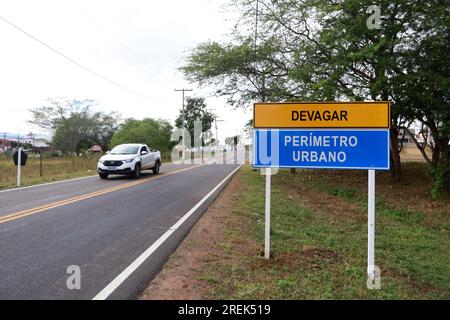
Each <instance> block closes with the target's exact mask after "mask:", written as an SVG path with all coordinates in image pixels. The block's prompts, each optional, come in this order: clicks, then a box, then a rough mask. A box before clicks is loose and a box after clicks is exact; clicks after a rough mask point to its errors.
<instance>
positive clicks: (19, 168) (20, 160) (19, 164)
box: [17, 148, 22, 187]
mask: <svg viewBox="0 0 450 320" xmlns="http://www.w3.org/2000/svg"><path fill="white" fill-rule="evenodd" d="M21 164H22V148H19V152H18V154H17V186H18V187H20V175H21V173H22V166H21Z"/></svg>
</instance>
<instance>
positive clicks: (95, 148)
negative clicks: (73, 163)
mask: <svg viewBox="0 0 450 320" xmlns="http://www.w3.org/2000/svg"><path fill="white" fill-rule="evenodd" d="M89 151H92V152H102V151H103V148H102V146H101V145H99V144H94V145H93V146H92V147H91V148H90V149H89Z"/></svg>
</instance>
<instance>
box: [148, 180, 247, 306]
mask: <svg viewBox="0 0 450 320" xmlns="http://www.w3.org/2000/svg"><path fill="white" fill-rule="evenodd" d="M240 174H241V173H240V172H237V173H236V175H235V176H234V177H233V178H232V179H231V181H230V182H229V183H228V185H227V187H226V188H225V189H224V190H223V192H222V193H221V194H220V195H219V196H218V198H217V199H216V200H215V201H214V203H213V204H212V205H211V206H210V207H209V208H208V210H207V211H206V212H205V213H204V215H203V216H202V218H200V220H199V221H198V222H197V223H196V225H195V226H194V227H193V228H192V230H191V231H190V233H189V234H188V236H187V237H186V238H185V239H184V240H183V242H182V243H181V244H180V246H179V247H178V249H177V250H176V251H175V252H174V253H173V254H172V256H171V257H170V259H169V260H168V262H167V263H166V264H165V265H164V267H163V269H162V270H161V271H160V272H159V274H158V275H157V276H156V277H155V278H154V279H153V281H152V282H151V283H150V284H149V286H148V288H147V289H146V290H145V292H144V293H143V294H142V296H141V297H140V299H144V300H192V299H193V300H199V299H208V298H211V297H210V296H209V294H208V293H209V292H211V289H212V286H211V284H210V283H209V281H208V279H206V278H205V277H204V276H205V272H206V271H207V269H208V265H209V264H210V263H213V262H214V261H216V262H217V261H222V260H223V259H224V258H225V259H226V257H224V254H223V250H222V249H221V244H222V243H223V241H224V233H225V232H226V230H224V227H225V226H227V227H232V226H233V227H236V226H237V224H242V221H241V220H240V219H237V218H236V217H233V215H230V211H231V210H232V209H233V205H234V204H235V201H236V199H237V198H238V197H239V194H240V193H241V191H242V189H243V185H242V183H241V182H240V178H239V176H240Z"/></svg>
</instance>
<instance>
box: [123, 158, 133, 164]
mask: <svg viewBox="0 0 450 320" xmlns="http://www.w3.org/2000/svg"><path fill="white" fill-rule="evenodd" d="M133 160H134V159H127V160H123V162H125V163H131V162H133Z"/></svg>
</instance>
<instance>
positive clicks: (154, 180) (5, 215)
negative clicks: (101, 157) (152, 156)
mask: <svg viewBox="0 0 450 320" xmlns="http://www.w3.org/2000/svg"><path fill="white" fill-rule="evenodd" d="M236 168H237V166H236V165H200V166H192V165H190V166H187V165H183V166H182V165H174V164H167V165H164V166H163V167H161V173H160V174H159V175H156V176H155V175H153V174H152V173H151V172H150V171H149V172H146V171H145V172H143V176H142V177H141V178H140V179H137V180H134V179H131V178H128V177H126V176H116V177H113V176H111V178H109V179H108V180H101V179H99V178H98V177H89V178H85V179H79V180H71V181H65V182H62V183H55V184H48V185H42V186H37V187H32V188H25V189H18V190H11V191H6V192H0V299H92V298H94V297H96V298H99V297H100V298H108V299H133V298H135V297H136V296H137V295H138V294H139V293H140V292H142V290H143V289H145V287H146V285H147V284H148V283H149V281H150V280H151V279H152V278H153V277H154V275H155V274H156V273H157V272H158V271H159V269H160V268H161V266H162V265H163V264H164V262H165V261H166V260H167V258H168V257H169V255H170V254H171V253H172V252H173V251H174V249H175V248H176V247H177V246H178V244H179V243H180V242H181V240H182V239H183V238H184V237H185V236H186V234H187V233H188V232H189V230H190V228H191V227H192V226H193V224H194V223H195V222H196V221H197V220H198V218H199V217H200V216H201V214H202V213H203V212H204V211H205V210H206V208H207V207H208V206H209V204H210V203H211V202H212V201H213V200H214V198H215V197H216V196H217V194H218V193H219V192H220V191H221V189H222V188H223V187H224V186H225V184H226V183H225V182H224V183H223V184H221V185H220V187H219V188H217V190H213V189H214V188H215V187H216V186H218V185H219V184H220V183H221V182H222V181H224V179H225V178H226V177H229V176H230V174H231V173H232V172H233V171H234V170H235V169H236ZM211 191H213V192H211ZM208 194H211V195H210V196H209V197H208V198H205V196H206V195H208ZM201 200H203V201H202V202H201V203H200V204H199V201H201ZM196 205H197V206H196ZM191 209H192V210H191ZM189 212H190V213H189ZM186 213H189V215H187V216H185V214H186ZM183 216H184V219H183V220H182V221H180V218H182V217H183ZM177 222H178V224H177ZM174 225H176V228H172V227H173V226H174ZM161 237H162V238H164V237H165V238H164V239H162V240H163V241H162V240H161V239H160V238H161ZM149 248H150V249H151V251H150V252H151V254H149V255H147V256H145V257H144V258H142V256H141V255H142V254H143V253H144V252H146V250H147V253H148V252H149V251H148V249H149ZM140 256H141V257H140ZM139 257H140V258H139ZM138 258H139V259H140V261H139V263H138V264H137V262H136V261H137V260H136V259H138ZM139 259H138V260H139ZM130 265H131V266H134V268H132V269H131V271H130ZM69 266H77V267H79V270H80V274H81V280H80V285H81V288H80V289H69V288H68V286H67V282H68V279H69V278H70V279H72V280H70V279H69V280H70V281H69V282H70V283H76V282H73V275H74V273H73V269H71V270H69V271H70V272H69V273H68V267H69ZM127 268H128V269H127ZM71 276H72V278H71ZM118 276H119V277H118ZM105 292H106V293H105ZM99 293H100V295H99Z"/></svg>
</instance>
